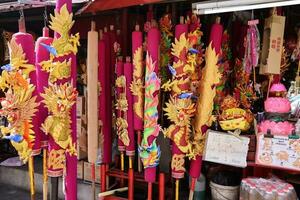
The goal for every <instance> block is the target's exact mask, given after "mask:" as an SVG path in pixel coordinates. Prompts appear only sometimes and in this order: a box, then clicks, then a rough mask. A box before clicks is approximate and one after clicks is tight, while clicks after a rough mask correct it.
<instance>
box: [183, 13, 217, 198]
mask: <svg viewBox="0 0 300 200" xmlns="http://www.w3.org/2000/svg"><path fill="white" fill-rule="evenodd" d="M220 20H221V19H220V17H217V18H216V23H215V24H213V26H212V28H211V32H210V43H211V44H212V47H213V48H215V51H216V53H217V54H219V53H220V50H221V45H222V36H223V26H222V25H221V24H220ZM200 95H201V94H200ZM207 129H208V127H207V126H206V125H203V126H202V127H201V131H202V133H203V134H204V133H205V132H206V130H207ZM201 167H202V156H200V155H197V156H196V158H195V159H194V160H191V165H190V170H189V173H190V176H191V177H192V182H191V187H190V195H189V199H190V200H191V199H193V194H194V190H195V184H196V181H197V178H198V177H199V176H200V174H201Z"/></svg>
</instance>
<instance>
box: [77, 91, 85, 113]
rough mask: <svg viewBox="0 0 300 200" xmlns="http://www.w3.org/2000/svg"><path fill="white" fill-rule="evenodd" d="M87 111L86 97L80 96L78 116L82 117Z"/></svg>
mask: <svg viewBox="0 0 300 200" xmlns="http://www.w3.org/2000/svg"><path fill="white" fill-rule="evenodd" d="M84 113H85V98H84V96H78V97H77V100H76V116H77V117H78V118H80V117H81V116H82V115H83V114H84Z"/></svg>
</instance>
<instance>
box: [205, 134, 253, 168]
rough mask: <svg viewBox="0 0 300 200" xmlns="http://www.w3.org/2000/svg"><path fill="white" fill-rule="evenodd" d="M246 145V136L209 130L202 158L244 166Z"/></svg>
mask: <svg viewBox="0 0 300 200" xmlns="http://www.w3.org/2000/svg"><path fill="white" fill-rule="evenodd" d="M248 145H249V138H247V137H242V136H235V135H232V134H229V133H224V132H217V131H212V130H209V131H208V132H207V138H206V146H205V151H204V154H203V160H206V161H210V162H215V163H220V164H224V165H231V166H236V167H243V168H244V167H246V166H247V161H246V158H247V153H248Z"/></svg>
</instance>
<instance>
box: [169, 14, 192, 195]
mask: <svg viewBox="0 0 300 200" xmlns="http://www.w3.org/2000/svg"><path fill="white" fill-rule="evenodd" d="M184 33H185V34H187V33H188V25H187V24H184V19H183V17H180V24H178V25H176V26H175V38H176V39H178V40H179V38H180V36H181V35H182V34H184ZM174 61H175V62H176V61H178V58H177V57H175V58H174ZM174 156H177V157H180V156H181V157H182V156H183V157H184V153H183V152H182V151H181V150H180V149H179V148H178V147H177V145H176V144H175V143H173V144H172V157H174ZM172 177H173V178H175V179H176V182H175V186H176V187H175V199H176V200H178V199H179V179H181V178H183V177H184V171H183V170H181V169H180V170H176V169H172Z"/></svg>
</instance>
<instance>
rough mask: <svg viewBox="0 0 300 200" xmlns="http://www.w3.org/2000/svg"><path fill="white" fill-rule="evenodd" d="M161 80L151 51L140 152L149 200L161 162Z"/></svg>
mask: <svg viewBox="0 0 300 200" xmlns="http://www.w3.org/2000/svg"><path fill="white" fill-rule="evenodd" d="M159 89H160V80H159V78H158V77H157V75H156V73H155V63H154V62H153V61H152V58H151V57H150V55H149V53H148V52H147V56H146V73H145V106H144V134H143V139H142V142H141V145H140V146H139V154H140V157H141V159H142V162H143V165H144V168H145V173H144V176H145V180H146V181H147V182H148V200H151V199H152V183H153V182H155V176H156V166H157V165H158V163H159V158H160V148H159V147H158V146H157V144H156V137H157V136H158V134H159V131H160V126H159V125H158V124H157V120H158V111H157V106H158V95H157V94H158V91H159Z"/></svg>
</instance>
